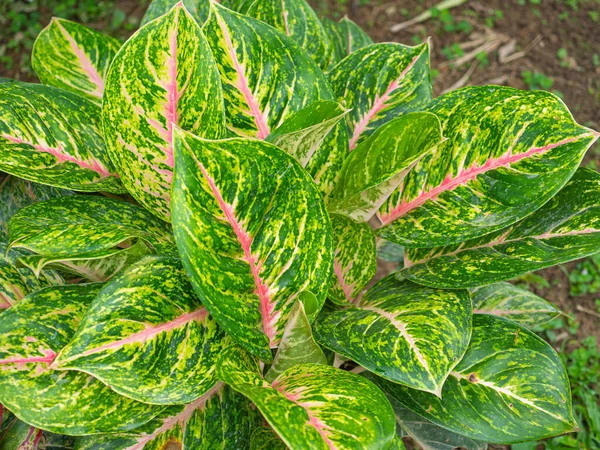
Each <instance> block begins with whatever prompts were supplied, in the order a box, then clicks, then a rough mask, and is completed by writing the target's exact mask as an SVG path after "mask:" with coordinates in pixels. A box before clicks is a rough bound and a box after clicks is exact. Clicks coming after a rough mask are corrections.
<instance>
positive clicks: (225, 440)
mask: <svg viewBox="0 0 600 450" xmlns="http://www.w3.org/2000/svg"><path fill="white" fill-rule="evenodd" d="M261 422H262V419H261V418H260V414H259V413H258V411H256V408H254V407H253V406H252V404H251V403H250V401H249V400H248V399H246V398H245V397H244V396H242V395H241V394H238V393H237V392H235V391H234V390H233V389H231V388H230V387H228V386H225V385H223V384H222V383H219V384H218V385H216V386H215V387H214V388H212V389H211V390H210V391H208V392H207V393H206V394H205V395H204V396H202V397H200V398H199V399H197V400H195V401H194V402H192V403H189V404H187V405H182V406H170V407H168V408H166V409H165V410H164V411H163V412H162V413H161V414H159V415H158V416H156V417H155V418H154V419H153V420H151V421H150V422H148V423H147V424H145V425H143V426H141V427H139V428H136V429H135V430H132V431H129V432H126V433H117V434H110V435H100V436H86V437H82V438H79V439H77V442H76V443H75V450H171V449H173V450H175V449H178V450H214V449H220V450H249V449H250V446H249V442H250V436H251V433H252V432H253V430H254V429H255V428H256V427H258V426H259V425H260V423H261Z"/></svg>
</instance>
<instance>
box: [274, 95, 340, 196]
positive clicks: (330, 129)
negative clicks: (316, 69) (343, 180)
mask: <svg viewBox="0 0 600 450" xmlns="http://www.w3.org/2000/svg"><path fill="white" fill-rule="evenodd" d="M347 113H348V111H346V110H345V109H344V108H342V106H341V105H340V104H339V103H336V102H332V101H318V102H314V103H311V104H310V105H309V106H307V107H306V108H304V109H302V110H300V111H298V112H297V113H294V114H292V115H290V116H289V117H288V118H287V119H286V120H285V121H284V122H283V124H281V126H280V127H278V128H277V129H276V130H275V131H273V132H272V133H270V134H269V136H267V139H266V140H267V141H268V142H272V143H273V144H275V145H276V146H278V147H279V148H281V149H283V150H285V151H286V152H287V153H289V154H290V155H292V156H293V157H294V158H296V159H297V160H298V162H299V163H300V164H301V165H302V167H304V168H306V170H307V171H308V173H310V175H311V176H312V177H313V179H314V180H315V182H316V183H317V185H318V186H319V189H320V190H321V192H322V193H323V194H324V195H325V198H326V199H327V198H328V196H329V194H330V193H331V191H332V190H333V188H334V186H335V185H336V183H337V181H338V177H339V175H340V171H341V169H342V164H343V162H344V159H345V157H346V155H347V154H348V144H347V134H346V129H345V126H344V124H343V123H341V122H340V121H341V120H342V118H343V117H344V116H345V115H346V114H347Z"/></svg>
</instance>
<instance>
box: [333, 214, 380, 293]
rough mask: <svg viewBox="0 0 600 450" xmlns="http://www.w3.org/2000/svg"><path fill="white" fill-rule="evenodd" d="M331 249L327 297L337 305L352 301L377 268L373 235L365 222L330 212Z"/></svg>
mask: <svg viewBox="0 0 600 450" xmlns="http://www.w3.org/2000/svg"><path fill="white" fill-rule="evenodd" d="M331 226H332V229H333V239H334V245H335V252H334V255H333V274H332V276H331V278H332V280H331V285H330V288H329V299H331V300H332V301H333V302H335V303H337V304H338V305H346V304H348V302H353V301H354V299H355V298H356V297H357V296H358V294H360V292H361V291H362V290H363V289H364V288H365V287H366V286H367V284H368V283H369V281H371V280H372V279H373V277H374V276H375V272H376V271H377V260H376V258H375V235H374V234H373V231H372V230H371V227H369V225H368V224H366V223H356V222H354V221H353V220H351V219H348V218H347V217H344V216H340V215H337V214H332V215H331Z"/></svg>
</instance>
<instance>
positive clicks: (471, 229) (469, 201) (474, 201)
mask: <svg viewBox="0 0 600 450" xmlns="http://www.w3.org/2000/svg"><path fill="white" fill-rule="evenodd" d="M427 110H428V111H431V112H433V113H434V114H436V115H437V116H438V117H439V118H440V120H441V121H442V128H443V132H444V136H445V137H447V138H448V140H447V141H446V142H444V143H443V144H441V145H440V146H439V147H438V149H437V150H436V151H434V152H432V153H430V154H429V155H428V156H426V157H425V158H423V159H422V160H421V161H420V162H419V163H418V164H417V165H416V166H415V167H414V168H413V169H412V170H411V172H410V173H409V174H408V175H407V176H406V177H405V178H404V180H403V182H402V184H401V186H400V189H398V190H397V191H396V192H395V193H394V194H393V195H392V196H391V197H390V198H389V200H388V201H387V202H386V204H384V206H383V207H382V209H381V214H380V217H381V220H382V222H383V224H384V225H388V226H386V227H385V228H383V229H381V230H380V233H379V235H380V236H382V237H383V238H385V239H388V240H392V241H395V242H397V243H399V244H402V245H406V246H409V247H411V246H412V247H432V246H438V245H440V246H441V245H448V244H452V243H457V242H462V241H464V240H466V239H471V238H475V237H479V236H482V235H484V234H488V233H491V232H493V231H496V230H498V229H501V228H504V227H506V226H508V225H511V224H513V223H515V222H516V221H518V220H520V219H522V218H523V217H525V216H527V215H529V214H531V213H532V212H533V211H535V210H536V209H538V208H539V207H540V206H541V205H543V204H544V203H546V202H547V201H548V200H549V199H550V198H551V197H552V196H554V195H555V194H556V193H557V192H558V190H559V189H560V188H562V187H563V186H564V184H565V183H566V182H567V181H568V180H569V178H571V176H572V175H573V173H574V172H575V169H576V168H577V166H578V165H579V163H580V162H581V159H582V157H583V155H584V154H585V152H586V150H587V149H588V148H589V147H590V145H591V144H592V143H593V142H594V141H595V140H596V139H597V138H598V136H599V135H598V134H597V133H595V132H593V131H592V130H590V129H588V128H585V127H582V126H580V125H578V124H577V123H576V122H575V121H574V120H573V117H572V116H571V113H570V112H569V110H568V109H567V107H566V106H565V105H564V103H563V102H562V101H561V100H560V99H559V98H558V97H556V96H555V95H554V94H551V93H549V92H544V91H519V90H517V89H513V88H509V87H501V86H478V87H466V88H463V89H459V90H457V91H453V92H450V93H448V94H445V95H443V96H441V97H438V98H437V99H435V100H434V101H433V102H432V103H431V104H430V105H429V106H428V107H427Z"/></svg>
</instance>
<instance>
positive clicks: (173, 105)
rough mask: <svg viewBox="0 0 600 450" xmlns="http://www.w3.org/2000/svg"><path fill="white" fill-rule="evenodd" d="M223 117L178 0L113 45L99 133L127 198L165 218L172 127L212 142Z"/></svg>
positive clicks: (195, 32)
mask: <svg viewBox="0 0 600 450" xmlns="http://www.w3.org/2000/svg"><path fill="white" fill-rule="evenodd" d="M223 114H224V113H223V102H222V93H221V84H220V81H219V74H218V73H217V69H216V66H215V63H214V60H213V58H212V55H211V51H210V48H209V46H208V44H207V42H206V39H205V38H204V36H203V35H202V32H201V30H200V26H199V25H198V24H197V23H196V21H195V20H194V19H193V18H192V16H191V15H190V14H189V13H188V12H187V11H186V9H185V8H184V7H183V5H182V4H181V3H178V4H177V5H176V6H175V7H174V8H173V9H172V10H171V11H170V12H169V13H168V14H166V15H164V16H162V17H160V18H159V19H157V20H154V21H152V22H150V23H148V24H146V25H145V26H143V27H142V28H141V29H140V30H138V31H137V32H136V33H135V34H134V35H133V36H132V37H131V38H130V39H129V40H128V41H127V42H126V43H125V44H124V45H123V47H121V50H119V53H118V54H117V56H116V57H115V59H114V61H113V64H112V66H111V68H110V71H109V73H108V78H107V80H106V92H105V95H104V103H103V108H102V117H103V124H104V134H105V137H106V142H107V147H108V150H109V152H110V156H111V158H112V160H113V162H114V163H115V165H116V166H117V167H118V168H119V173H120V174H121V176H122V178H123V183H124V184H125V187H127V190H128V191H129V192H130V193H131V195H132V196H133V197H134V198H135V199H136V200H137V201H138V202H140V203H141V204H142V205H143V206H144V207H145V208H146V209H148V210H149V211H151V212H153V213H154V214H156V215H157V216H159V217H161V218H162V219H164V220H167V221H168V220H169V216H170V189H171V183H172V179H173V127H175V126H178V127H181V128H183V129H186V130H189V131H191V132H193V133H195V134H197V135H198V136H201V137H206V138H211V139H218V138H220V137H222V136H223V135H224V132H225V122H224V120H225V119H224V115H223Z"/></svg>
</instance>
